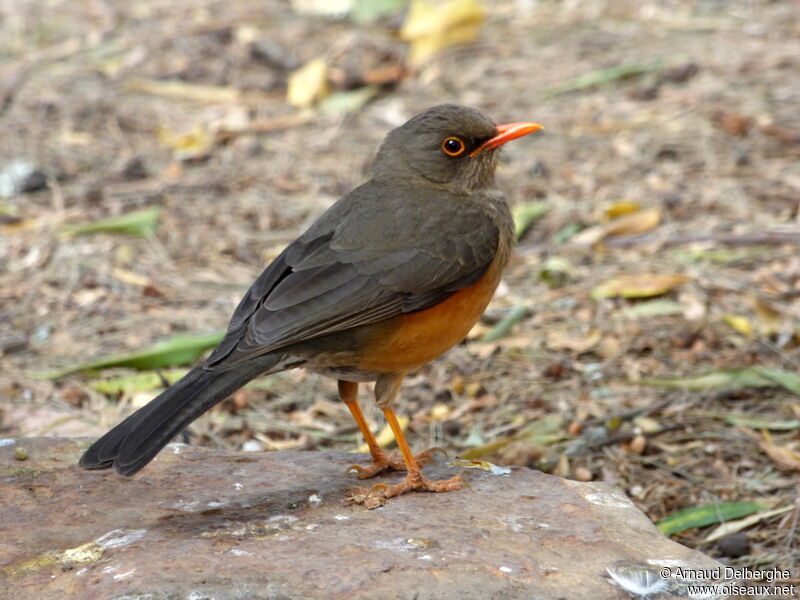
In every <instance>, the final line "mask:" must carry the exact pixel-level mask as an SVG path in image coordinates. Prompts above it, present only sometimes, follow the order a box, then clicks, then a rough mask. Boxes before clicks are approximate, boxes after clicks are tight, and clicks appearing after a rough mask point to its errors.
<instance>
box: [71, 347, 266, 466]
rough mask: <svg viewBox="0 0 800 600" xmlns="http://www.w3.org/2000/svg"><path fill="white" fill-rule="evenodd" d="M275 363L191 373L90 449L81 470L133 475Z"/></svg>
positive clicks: (262, 358) (259, 362) (252, 361)
mask: <svg viewBox="0 0 800 600" xmlns="http://www.w3.org/2000/svg"><path fill="white" fill-rule="evenodd" d="M280 358H281V357H280V355H277V354H266V355H263V356H257V357H255V358H251V359H249V360H247V361H246V362H243V363H241V364H239V365H236V366H235V367H233V368H231V369H230V370H228V371H206V370H204V369H203V367H202V366H200V367H195V368H194V369H192V370H191V371H189V372H188V373H187V374H186V375H184V376H183V378H181V379H180V380H179V381H176V382H175V383H174V384H172V385H171V386H170V387H169V388H167V389H166V390H164V391H163V392H162V393H161V394H160V395H159V396H157V397H156V398H154V399H153V400H152V401H151V402H150V403H149V404H148V405H147V406H144V407H142V408H141V409H139V410H138V411H136V412H135V413H133V414H132V415H131V416H129V417H128V418H127V419H125V420H124V421H122V422H121V423H120V424H119V425H117V426H116V427H114V428H113V429H112V430H111V431H109V432H108V433H106V434H105V435H104V436H103V437H101V438H100V439H99V440H97V441H96V442H95V443H94V444H92V446H91V447H90V448H89V449H88V450H87V451H86V452H85V453H84V454H83V456H81V459H80V463H79V464H80V466H81V467H83V468H84V469H105V468H108V467H112V466H113V467H114V468H115V469H116V470H117V471H118V472H119V473H120V474H122V475H133V474H134V473H136V472H137V471H139V470H141V469H142V468H143V467H144V466H145V465H146V464H147V463H149V462H150V461H151V460H153V458H154V457H155V455H156V454H158V453H159V451H161V449H162V448H163V447H164V446H166V445H167V444H168V443H169V442H170V440H171V439H172V438H173V437H174V436H175V435H176V434H177V433H179V432H180V431H181V430H183V429H184V428H185V427H186V426H187V425H189V423H191V422H192V421H194V420H195V419H196V418H197V417H199V416H200V415H202V414H203V413H204V412H205V411H207V410H208V409H209V408H211V407H212V406H214V405H215V404H216V403H217V402H220V401H221V400H224V399H225V398H227V397H228V396H229V395H230V394H232V393H233V392H235V391H236V390H238V389H239V388H240V387H242V386H243V385H244V384H246V383H247V382H248V381H250V380H251V379H254V378H256V377H258V376H259V375H261V374H262V373H264V372H267V371H269V370H270V369H272V368H273V367H275V366H276V364H277V363H278V362H279V361H280Z"/></svg>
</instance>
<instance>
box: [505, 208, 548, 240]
mask: <svg viewBox="0 0 800 600" xmlns="http://www.w3.org/2000/svg"><path fill="white" fill-rule="evenodd" d="M548 210H550V205H549V204H547V202H528V203H527V204H520V205H518V206H515V207H514V209H513V210H512V211H511V212H512V214H513V216H514V230H515V231H514V234H515V235H516V237H517V239H519V238H521V237H522V235H523V234H524V233H525V232H526V231H527V230H528V228H529V227H530V226H531V225H533V224H534V223H535V222H536V221H537V220H538V219H540V218H541V217H542V216H543V215H544V214H545V213H546V212H547V211H548Z"/></svg>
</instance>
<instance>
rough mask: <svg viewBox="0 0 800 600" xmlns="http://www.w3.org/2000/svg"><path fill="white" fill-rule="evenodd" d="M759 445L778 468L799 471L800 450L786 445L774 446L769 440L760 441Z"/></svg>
mask: <svg viewBox="0 0 800 600" xmlns="http://www.w3.org/2000/svg"><path fill="white" fill-rule="evenodd" d="M758 445H759V447H760V448H761V449H762V450H763V451H764V453H765V454H766V455H767V456H769V457H770V458H771V459H772V462H774V463H775V464H776V465H777V466H778V467H779V468H781V469H786V470H787V471H800V452H798V451H797V450H794V449H792V448H789V447H788V446H776V445H775V444H772V443H770V442H767V441H764V442H760V443H759V444H758Z"/></svg>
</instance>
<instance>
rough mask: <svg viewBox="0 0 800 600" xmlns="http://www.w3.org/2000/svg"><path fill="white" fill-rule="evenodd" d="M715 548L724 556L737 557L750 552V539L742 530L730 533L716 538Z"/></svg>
mask: <svg viewBox="0 0 800 600" xmlns="http://www.w3.org/2000/svg"><path fill="white" fill-rule="evenodd" d="M717 549H718V550H719V551H720V552H721V553H722V554H723V555H724V556H729V557H731V558H739V557H740V556H744V555H745V554H749V553H750V539H749V538H748V537H747V534H746V533H744V532H742V531H739V532H737V533H732V534H730V535H726V536H725V537H722V538H719V540H717Z"/></svg>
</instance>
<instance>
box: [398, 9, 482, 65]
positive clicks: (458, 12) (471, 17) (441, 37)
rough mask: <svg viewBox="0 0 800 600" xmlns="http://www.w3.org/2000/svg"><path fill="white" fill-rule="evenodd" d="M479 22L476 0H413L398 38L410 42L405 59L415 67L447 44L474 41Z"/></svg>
mask: <svg viewBox="0 0 800 600" xmlns="http://www.w3.org/2000/svg"><path fill="white" fill-rule="evenodd" d="M482 22H483V8H482V7H481V5H480V4H478V2H477V1H476V0H447V1H445V2H440V3H436V4H434V3H432V2H429V1H428V0H413V1H412V3H411V7H410V8H409V10H408V16H407V17H406V21H405V23H404V24H403V28H402V29H401V30H400V37H401V38H402V39H404V40H406V41H407V42H409V43H410V44H411V54H410V56H409V62H410V63H411V64H412V65H414V66H418V65H421V64H422V63H424V62H426V61H427V60H428V59H430V58H431V57H432V56H433V55H434V54H436V53H438V52H439V51H441V50H443V49H444V48H447V47H448V46H452V45H455V44H464V43H467V42H471V41H472V40H474V39H475V37H476V36H477V35H478V28H479V27H480V25H481V23H482Z"/></svg>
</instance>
